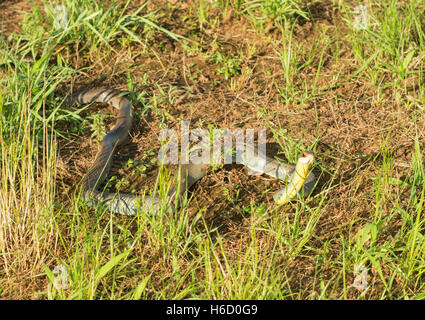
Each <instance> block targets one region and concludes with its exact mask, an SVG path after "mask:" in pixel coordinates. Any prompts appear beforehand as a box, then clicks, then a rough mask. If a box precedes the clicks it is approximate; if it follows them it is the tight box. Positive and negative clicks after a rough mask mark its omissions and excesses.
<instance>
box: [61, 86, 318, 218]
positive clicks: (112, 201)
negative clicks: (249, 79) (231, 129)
mask: <svg viewBox="0 0 425 320" xmlns="http://www.w3.org/2000/svg"><path fill="white" fill-rule="evenodd" d="M120 94H121V92H120V91H117V90H114V89H109V88H93V89H89V90H85V91H82V92H79V93H75V94H73V95H71V96H70V97H69V98H68V102H71V103H72V102H77V103H79V104H86V103H92V102H105V103H109V104H111V105H112V106H113V107H114V108H116V109H118V116H117V121H116V123H115V125H114V127H113V128H112V130H111V131H109V132H108V134H107V135H106V136H105V137H104V138H103V141H102V143H101V144H100V149H99V151H98V153H97V155H96V158H95V161H94V163H93V165H92V166H91V167H90V169H89V171H88V173H87V174H86V175H85V176H84V178H83V179H82V181H81V187H82V191H83V197H84V200H85V201H86V202H87V203H88V204H89V205H90V206H92V207H96V206H98V205H99V204H103V205H105V206H106V208H107V209H108V210H109V211H111V212H115V213H120V214H126V215H136V214H137V213H138V212H139V211H140V208H142V209H144V210H146V211H147V212H149V211H150V212H156V211H157V210H158V209H159V207H160V203H161V199H160V197H159V196H158V195H156V196H148V195H146V196H143V197H142V196H137V195H131V194H125V193H108V192H101V191H98V188H99V186H100V185H101V184H102V182H103V181H104V180H105V178H106V176H107V174H108V172H109V169H110V167H111V163H112V156H113V154H114V151H115V148H116V147H117V146H118V145H119V144H121V143H122V142H123V141H125V139H126V138H127V136H128V134H129V131H130V129H131V124H132V120H133V107H132V105H131V103H130V101H129V100H128V99H127V98H125V97H123V96H121V95H120ZM241 159H242V164H243V165H245V166H247V167H248V168H249V169H251V170H254V171H260V172H262V171H263V170H264V168H265V170H264V171H265V172H264V173H265V174H267V175H269V176H272V177H274V178H277V179H282V180H284V181H287V182H288V184H287V186H286V187H285V188H283V189H282V190H279V191H278V192H276V193H275V194H274V200H275V201H276V203H277V204H282V203H286V202H288V201H290V200H291V199H292V198H293V197H295V196H296V195H297V193H298V192H299V191H300V190H301V188H302V187H303V185H305V189H306V190H307V189H308V190H311V189H312V187H313V185H314V184H315V177H314V174H313V173H308V169H309V165H310V164H311V163H312V162H313V154H312V153H311V152H304V154H303V156H302V157H300V158H299V159H298V162H297V164H296V165H290V164H286V163H282V162H279V161H277V160H274V159H271V158H268V157H265V158H263V159H266V164H265V166H264V163H259V161H258V160H257V159H256V158H249V157H246V156H245V153H242V155H241ZM260 166H261V168H260ZM207 170H208V166H207V165H205V164H193V163H190V164H182V165H181V166H180V169H179V171H178V173H177V174H176V176H177V177H180V179H178V178H177V179H176V180H180V182H179V186H177V185H174V186H173V187H171V188H170V190H169V191H168V193H167V198H166V201H167V205H169V206H170V207H173V205H174V203H175V200H176V197H179V196H180V195H182V194H183V193H184V192H185V191H186V190H187V189H188V188H190V186H192V185H193V184H194V183H195V182H196V181H197V180H199V179H200V178H202V177H203V176H204V175H205V174H206V172H207ZM177 193H178V194H177Z"/></svg>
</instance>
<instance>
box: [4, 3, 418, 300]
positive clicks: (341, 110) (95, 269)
mask: <svg viewBox="0 0 425 320" xmlns="http://www.w3.org/2000/svg"><path fill="white" fill-rule="evenodd" d="M61 4H62V5H63V6H64V7H66V8H67V19H65V20H60V21H58V18H57V17H58V15H57V14H58V13H57V7H55V4H53V3H52V2H47V1H46V2H39V1H37V2H32V3H31V6H30V8H29V9H28V10H26V13H25V14H24V16H23V18H22V19H21V20H19V24H20V29H19V30H14V32H11V31H7V32H5V33H4V34H0V149H1V151H0V163H1V169H0V170H1V182H0V270H1V271H0V297H2V298H3V299H12V298H18V299H423V298H424V297H425V286H424V284H423V279H424V272H425V259H424V256H425V234H424V232H425V226H424V221H425V218H424V210H423V207H424V198H425V188H424V181H425V167H424V163H423V161H424V150H425V143H424V142H425V136H424V134H423V132H424V130H423V128H424V125H425V121H424V120H425V119H424V117H425V113H424V107H423V106H424V102H425V100H424V99H425V98H424V97H425V95H424V85H423V83H424V76H423V71H424V63H423V57H424V54H425V41H424V39H425V35H424V30H423V22H424V21H425V15H424V14H423V12H424V11H423V9H424V6H423V3H422V1H419V0H410V1H405V4H404V5H403V6H400V5H399V4H398V2H397V1H393V0H380V1H376V2H374V3H372V4H370V5H367V6H366V7H367V12H368V16H369V24H368V28H367V29H364V30H358V29H356V28H354V27H353V24H354V22H355V17H356V16H355V15H356V13H355V12H354V7H353V5H352V4H351V2H346V1H325V0H323V1H314V2H310V1H286V0H261V1H260V0H255V1H252V0H250V1H248V0H217V1H205V0H204V1H201V0H199V1H194V2H192V3H191V4H187V3H184V4H183V3H180V2H173V1H170V2H168V3H165V2H163V1H150V2H147V1H146V2H145V1H131V2H130V1H118V0H112V1H108V2H106V3H105V4H103V3H102V4H100V3H99V2H94V3H93V2H89V1H87V0H80V1H77V2H76V1H67V0H64V1H62V2H61ZM5 8H6V9H5V10H9V7H8V6H7V5H6V7H5ZM55 8H56V9H55ZM2 9H3V8H2ZM55 10H56V11H55ZM5 12H6V11H5ZM17 22H18V21H17ZM0 30H1V29H0ZM100 84H102V85H108V86H111V87H115V88H118V89H121V90H124V91H128V92H129V94H128V97H129V99H130V100H131V101H132V102H133V105H134V106H135V112H136V116H135V120H134V126H133V131H132V133H131V137H130V141H129V143H128V144H126V145H124V146H123V147H122V148H120V150H119V152H118V155H117V156H116V157H115V161H114V163H115V165H114V167H113V168H112V172H111V174H110V177H109V178H110V179H109V181H108V182H107V184H106V188H108V189H109V190H110V191H114V190H120V191H121V190H122V191H124V192H138V193H142V194H143V192H145V193H146V194H149V193H150V190H153V192H156V193H159V194H160V195H161V196H164V195H165V194H166V191H167V188H168V187H169V183H170V181H169V180H170V177H171V176H172V175H171V171H170V170H169V169H168V168H165V167H161V168H159V169H158V168H157V161H156V159H155V156H156V154H157V150H158V149H159V148H160V142H159V141H158V133H159V131H160V129H161V128H165V127H169V128H173V129H177V130H178V128H180V124H181V121H189V120H190V121H191V126H192V128H196V127H204V128H223V127H227V128H230V129H234V128H267V137H268V142H269V144H270V147H271V149H272V151H274V154H273V155H275V156H277V157H278V158H279V159H282V161H289V162H291V163H294V162H295V161H296V159H297V157H298V155H299V154H300V153H301V152H302V151H305V150H314V151H315V153H316V160H315V163H314V167H313V171H314V173H315V174H316V176H318V184H317V186H316V188H315V190H314V192H313V194H312V195H311V196H309V197H305V198H298V199H296V200H295V201H293V202H292V203H290V204H289V205H283V206H276V205H275V204H274V203H273V201H272V200H271V195H272V194H273V192H274V191H275V190H277V188H278V187H279V185H278V183H276V182H273V181H268V180H266V179H264V178H262V177H248V176H246V175H245V174H244V171H243V169H239V168H233V167H231V168H230V169H229V168H227V167H226V166H225V168H223V169H221V170H214V171H213V172H210V173H209V174H208V175H207V177H204V178H203V179H202V180H200V181H199V182H198V183H197V184H196V185H195V186H194V187H193V188H192V189H191V190H192V192H189V193H187V199H186V201H185V202H184V205H183V206H182V207H181V208H180V209H176V210H175V211H172V212H170V211H167V210H166V208H165V205H163V206H162V208H161V210H160V212H159V213H158V214H157V215H149V214H147V213H146V212H140V214H139V215H138V216H136V217H121V216H115V215H111V214H110V213H109V212H108V211H106V210H105V209H104V208H101V207H100V208H96V209H92V208H89V207H88V206H87V204H86V203H85V202H84V201H83V200H82V199H81V198H80V196H79V190H78V188H77V187H76V186H77V184H78V182H79V180H80V179H81V178H82V176H83V174H84V173H85V172H86V171H87V169H88V167H89V165H90V164H91V162H92V161H93V158H94V154H95V152H96V148H97V143H98V142H97V141H98V140H99V138H101V136H102V135H103V134H104V133H105V132H106V131H108V127H109V125H110V124H111V123H112V122H113V121H114V116H110V114H111V110H110V109H108V108H106V107H104V106H98V105H89V106H68V105H66V104H65V103H64V99H65V97H66V94H67V93H69V92H70V90H73V91H74V90H77V89H79V88H84V87H86V86H87V87H90V86H95V85H100ZM268 147H269V145H268ZM145 181H147V184H145ZM359 267H365V268H366V270H367V281H368V282H367V287H366V289H365V290H359V289H356V288H355V287H354V285H353V284H354V280H355V278H356V276H357V275H358V274H356V270H357V269H359ZM60 280H62V282H58V281H60ZM58 283H60V284H62V286H61V285H58Z"/></svg>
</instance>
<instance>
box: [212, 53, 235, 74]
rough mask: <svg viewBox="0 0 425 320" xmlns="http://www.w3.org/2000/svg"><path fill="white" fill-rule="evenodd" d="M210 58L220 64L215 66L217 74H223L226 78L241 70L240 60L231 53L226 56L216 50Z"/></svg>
mask: <svg viewBox="0 0 425 320" xmlns="http://www.w3.org/2000/svg"><path fill="white" fill-rule="evenodd" d="M210 60H211V61H213V62H215V63H217V64H219V65H220V66H219V67H217V68H216V72H217V74H223V75H224V78H225V79H226V80H228V79H229V78H230V77H231V76H233V75H236V74H240V72H241V61H240V60H239V59H238V58H236V57H235V56H234V55H233V54H232V55H230V56H228V57H227V56H225V55H223V54H221V53H220V52H216V54H215V55H214V56H212V57H211V58H210Z"/></svg>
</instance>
